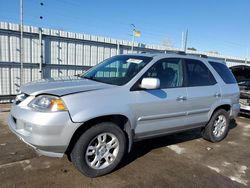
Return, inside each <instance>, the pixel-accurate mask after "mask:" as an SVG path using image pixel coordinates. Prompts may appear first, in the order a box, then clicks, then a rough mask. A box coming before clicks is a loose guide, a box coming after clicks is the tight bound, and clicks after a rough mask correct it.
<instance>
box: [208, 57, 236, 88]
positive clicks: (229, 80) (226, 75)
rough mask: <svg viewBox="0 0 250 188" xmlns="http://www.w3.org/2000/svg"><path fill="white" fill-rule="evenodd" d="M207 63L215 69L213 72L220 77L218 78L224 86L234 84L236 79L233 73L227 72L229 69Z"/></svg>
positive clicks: (221, 65) (215, 63)
mask: <svg viewBox="0 0 250 188" xmlns="http://www.w3.org/2000/svg"><path fill="white" fill-rule="evenodd" d="M209 63H210V65H211V66H212V67H213V68H214V69H215V71H216V72H217V73H218V74H219V75H220V77H221V78H222V80H223V81H224V82H225V83H226V84H235V83H236V79H235V77H234V75H233V73H232V72H231V71H230V70H229V68H228V67H227V66H226V65H225V64H223V63H217V62H212V61H209Z"/></svg>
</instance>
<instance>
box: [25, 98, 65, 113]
mask: <svg viewBox="0 0 250 188" xmlns="http://www.w3.org/2000/svg"><path fill="white" fill-rule="evenodd" d="M28 106H29V107H31V108H33V109H35V110H37V111H41V112H57V111H65V110H67V108H66V106H65V104H64V102H63V100H62V99H60V98H59V97H56V96H50V95H40V96H38V97H36V98H35V99H33V100H32V101H31V102H30V103H29V104H28Z"/></svg>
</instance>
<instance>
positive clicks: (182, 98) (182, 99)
mask: <svg viewBox="0 0 250 188" xmlns="http://www.w3.org/2000/svg"><path fill="white" fill-rule="evenodd" d="M176 100H177V101H185V100H187V97H185V96H179V97H177V99H176Z"/></svg>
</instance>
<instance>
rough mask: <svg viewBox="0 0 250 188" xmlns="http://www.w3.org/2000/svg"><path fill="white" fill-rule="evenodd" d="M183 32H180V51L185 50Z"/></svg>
mask: <svg viewBox="0 0 250 188" xmlns="http://www.w3.org/2000/svg"><path fill="white" fill-rule="evenodd" d="M184 35H185V34H184V32H183V31H182V32H181V49H182V50H183V51H184V50H185V49H184Z"/></svg>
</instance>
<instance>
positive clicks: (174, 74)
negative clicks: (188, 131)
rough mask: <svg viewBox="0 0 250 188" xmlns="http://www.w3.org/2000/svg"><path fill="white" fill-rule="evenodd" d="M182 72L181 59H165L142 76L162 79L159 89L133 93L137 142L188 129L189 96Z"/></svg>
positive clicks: (139, 90) (141, 90)
mask: <svg viewBox="0 0 250 188" xmlns="http://www.w3.org/2000/svg"><path fill="white" fill-rule="evenodd" d="M183 70H184V69H183V62H182V60H181V59H176V58H166V59H162V60H159V61H158V62H156V63H155V64H154V65H153V66H152V67H151V68H149V70H148V71H147V72H146V73H145V74H144V75H143V77H142V78H152V77H153V78H159V80H160V88H159V89H155V90H143V89H138V90H136V91H132V92H134V93H133V95H134V97H136V104H135V105H134V108H133V109H134V114H135V116H136V122H137V126H136V128H135V135H136V138H143V137H147V136H154V135H159V134H161V133H162V134H164V133H166V132H171V131H176V129H181V127H182V126H185V124H186V97H187V92H186V88H185V87H183V85H184V71H183ZM142 78H141V79H140V80H139V82H138V83H140V81H141V80H142Z"/></svg>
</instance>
